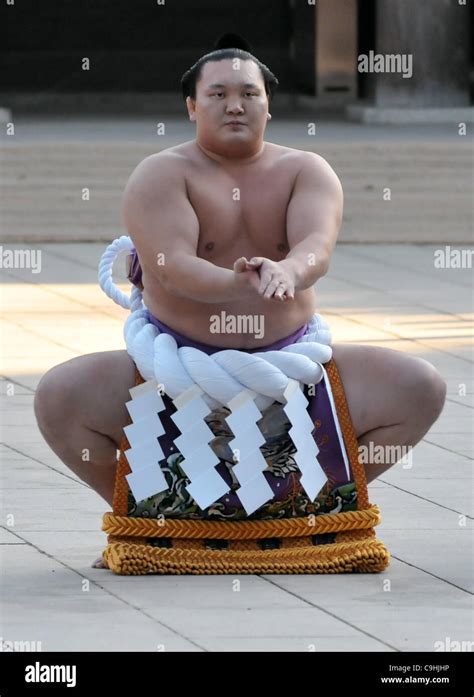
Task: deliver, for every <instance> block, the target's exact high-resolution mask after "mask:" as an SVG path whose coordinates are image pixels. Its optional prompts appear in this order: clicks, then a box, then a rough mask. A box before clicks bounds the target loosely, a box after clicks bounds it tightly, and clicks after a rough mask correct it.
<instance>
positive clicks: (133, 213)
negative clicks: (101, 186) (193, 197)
mask: <svg viewBox="0 0 474 697" xmlns="http://www.w3.org/2000/svg"><path fill="white" fill-rule="evenodd" d="M122 216H123V221H124V223H125V226H126V228H127V230H128V233H129V235H130V237H131V238H132V241H133V243H134V245H135V248H136V249H137V252H138V255H139V258H140V262H141V264H142V266H144V267H145V269H148V270H151V271H152V272H153V273H154V274H156V275H157V276H158V278H159V280H160V281H161V282H162V283H163V284H164V285H166V284H167V281H168V276H169V273H170V272H171V271H172V268H173V260H178V259H179V256H181V255H183V254H188V255H192V256H196V254H197V246H198V240H199V221H198V218H197V216H196V213H195V211H194V208H193V207H192V205H191V202H190V201H189V198H188V195H187V190H186V180H185V177H184V174H183V172H182V168H181V167H180V166H179V163H177V161H176V159H175V156H174V155H169V154H166V155H163V154H159V155H152V156H150V157H147V158H146V159H145V160H143V161H142V162H140V164H139V165H138V166H137V167H136V168H135V170H134V171H133V172H132V174H131V176H130V178H129V180H128V182H127V185H126V187H125V190H124V192H123V197H122ZM159 254H162V255H163V257H159V256H158V255H159ZM158 260H160V261H158ZM163 261H164V263H163Z"/></svg>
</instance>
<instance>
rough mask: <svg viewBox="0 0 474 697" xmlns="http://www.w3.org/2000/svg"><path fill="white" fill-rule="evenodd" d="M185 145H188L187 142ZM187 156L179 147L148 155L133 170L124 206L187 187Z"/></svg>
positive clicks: (126, 186) (153, 199)
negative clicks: (159, 193)
mask: <svg viewBox="0 0 474 697" xmlns="http://www.w3.org/2000/svg"><path fill="white" fill-rule="evenodd" d="M183 145H186V144H185V143H184V144H183ZM186 161H187V156H186V154H185V152H184V151H182V150H180V149H179V146H178V147H173V148H167V149H166V150H162V151H160V152H158V153H153V154H152V155H148V156H147V157H145V158H144V159H143V160H141V161H140V162H139V163H138V165H137V166H136V167H135V169H134V170H133V171H132V172H131V174H130V176H129V178H128V180H127V183H126V185H125V189H124V191H123V198H122V201H123V206H124V207H125V208H127V207H128V206H130V205H133V204H135V203H138V202H141V203H144V202H150V203H151V202H152V201H156V197H157V193H158V192H161V193H162V194H163V195H166V192H167V191H169V190H170V189H175V190H177V191H178V190H180V189H181V187H183V188H184V187H185V168H186Z"/></svg>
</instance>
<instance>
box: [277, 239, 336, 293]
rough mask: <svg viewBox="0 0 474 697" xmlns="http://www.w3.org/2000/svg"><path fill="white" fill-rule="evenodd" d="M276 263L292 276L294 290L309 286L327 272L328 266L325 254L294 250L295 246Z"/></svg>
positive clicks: (304, 288)
mask: <svg viewBox="0 0 474 697" xmlns="http://www.w3.org/2000/svg"><path fill="white" fill-rule="evenodd" d="M278 263H279V265H280V266H282V267H283V268H284V269H285V271H287V272H288V273H289V274H290V275H291V277H292V278H293V282H294V284H295V291H300V290H306V289H307V288H311V287H312V286H313V285H314V284H315V283H316V281H318V280H319V279H320V278H322V277H323V276H324V275H325V274H326V273H327V270H328V266H329V263H328V261H327V260H326V257H325V256H323V255H318V254H314V253H312V252H310V253H307V252H305V251H303V250H301V251H296V247H295V248H294V250H292V251H291V252H290V253H289V254H288V255H287V257H286V258H285V259H282V260H281V261H280V262H278Z"/></svg>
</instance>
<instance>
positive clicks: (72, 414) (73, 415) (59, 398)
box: [34, 351, 135, 507]
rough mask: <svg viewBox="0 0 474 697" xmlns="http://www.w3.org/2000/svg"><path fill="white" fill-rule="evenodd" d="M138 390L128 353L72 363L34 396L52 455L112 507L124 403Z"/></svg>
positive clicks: (57, 370)
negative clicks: (134, 387) (134, 388)
mask: <svg viewBox="0 0 474 697" xmlns="http://www.w3.org/2000/svg"><path fill="white" fill-rule="evenodd" d="M134 384H135V366H134V363H133V361H132V360H131V358H130V356H129V355H128V354H127V352H126V351H104V352H101V353H92V354H89V355H85V356H79V357H78V358H73V359H72V360H70V361H66V362H65V363H61V364H60V365H58V366H55V367H54V368H52V369H51V370H49V371H48V372H47V373H46V374H45V375H44V376H43V378H42V379H41V381H40V383H39V385H38V389H37V391H36V394H35V401H34V409H35V415H36V419H37V421H38V426H39V428H40V431H41V433H42V435H43V437H44V439H45V440H46V442H47V443H48V444H49V446H50V447H51V449H52V450H53V451H54V452H55V453H56V455H58V457H59V458H61V460H62V461H63V462H64V464H66V465H67V466H68V467H69V468H70V469H71V470H72V471H73V472H74V473H75V474H76V475H77V476H78V477H79V478H80V479H82V481H84V482H86V483H87V484H89V486H91V487H92V488H93V489H94V490H95V491H96V492H97V493H98V494H99V495H100V496H102V498H103V499H104V500H105V501H107V503H108V504H109V506H110V507H112V499H113V492H114V484H115V471H116V465H117V449H118V448H119V447H120V440H121V437H122V429H123V427H124V426H125V425H126V424H127V423H128V422H129V416H128V412H127V410H126V407H125V402H126V401H127V400H128V399H130V394H129V392H128V390H129V388H130V387H133V385H134Z"/></svg>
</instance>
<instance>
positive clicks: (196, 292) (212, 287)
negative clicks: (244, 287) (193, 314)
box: [160, 254, 239, 303]
mask: <svg viewBox="0 0 474 697" xmlns="http://www.w3.org/2000/svg"><path fill="white" fill-rule="evenodd" d="M160 281H161V283H162V284H163V286H164V287H165V289H166V290H167V291H168V292H169V293H172V294H173V295H176V296H178V297H182V298H189V299H191V300H196V301H198V302H203V303H220V302H227V301H231V300H236V299H237V297H238V295H239V293H238V289H237V288H236V286H235V283H234V272H233V271H231V270H230V269H224V268H222V267H220V266H216V265H215V264H212V263H211V262H209V261H207V260H206V259H201V258H200V257H193V256H191V255H188V254H183V255H180V256H179V257H176V258H174V259H173V260H170V261H169V262H168V263H167V264H164V266H163V269H162V273H161V278H160Z"/></svg>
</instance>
